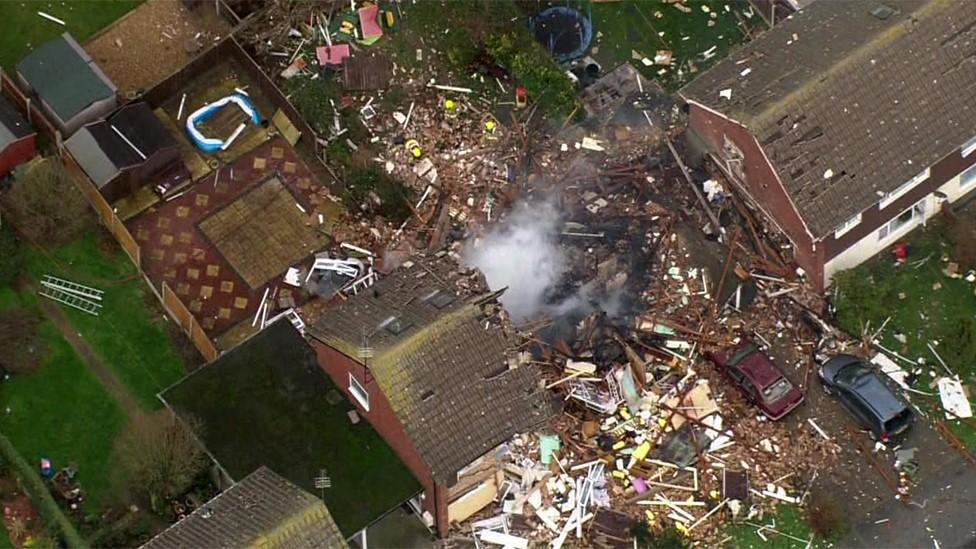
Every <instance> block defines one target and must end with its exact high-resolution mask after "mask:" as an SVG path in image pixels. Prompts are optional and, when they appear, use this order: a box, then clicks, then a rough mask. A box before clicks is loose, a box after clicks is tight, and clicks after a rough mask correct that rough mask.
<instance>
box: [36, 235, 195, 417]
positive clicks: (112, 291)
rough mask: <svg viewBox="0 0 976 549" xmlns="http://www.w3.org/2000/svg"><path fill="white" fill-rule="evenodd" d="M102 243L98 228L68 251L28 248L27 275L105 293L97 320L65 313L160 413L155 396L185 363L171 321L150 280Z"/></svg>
mask: <svg viewBox="0 0 976 549" xmlns="http://www.w3.org/2000/svg"><path fill="white" fill-rule="evenodd" d="M99 238H105V239H109V238H110V237H109V236H108V235H107V234H105V233H103V232H102V229H101V228H98V227H96V228H93V229H92V230H90V231H88V233H86V234H85V236H83V237H82V238H80V239H79V240H77V241H76V242H74V243H72V244H69V245H66V246H61V247H57V248H53V249H50V250H45V251H41V250H38V249H37V248H25V253H26V256H27V257H26V260H25V262H26V270H27V271H28V273H29V274H30V275H31V277H32V278H33V279H34V280H35V281H36V282H37V284H38V285H39V284H40V280H41V277H42V276H43V275H45V274H50V275H52V276H56V277H58V278H64V279H67V280H71V281H73V282H77V283H79V284H85V285H88V286H94V287H96V288H98V289H101V290H104V291H105V295H104V301H103V303H104V306H103V307H102V309H101V310H100V312H99V316H97V317H95V316H91V315H89V314H87V313H83V312H81V311H78V310H75V309H72V308H70V307H67V306H63V307H62V309H63V310H64V311H65V315H66V316H67V317H68V319H69V320H70V321H71V324H72V325H73V326H74V327H75V329H76V330H77V331H78V333H80V334H81V336H82V338H84V340H85V341H86V342H87V343H88V345H89V346H90V347H91V348H92V350H93V351H94V352H95V354H96V355H97V356H98V358H99V360H100V361H101V362H102V364H103V365H105V367H106V368H108V369H109V370H111V371H112V373H113V374H114V375H115V377H116V378H117V379H118V380H119V382H121V383H122V385H123V386H124V387H125V389H126V390H127V391H128V392H129V393H130V394H131V395H132V397H133V398H134V399H135V400H136V402H137V403H139V405H140V406H142V407H143V408H144V409H146V410H155V409H158V408H160V407H161V406H162V403H161V402H160V401H159V399H157V398H156V394H157V393H158V392H160V391H162V390H163V389H165V388H166V387H168V386H170V385H171V384H173V383H174V382H176V381H177V380H178V379H179V378H180V377H182V375H183V361H182V358H181V357H180V355H179V354H178V353H177V352H176V350H174V349H173V347H172V345H171V342H170V339H169V336H168V335H167V333H166V329H165V323H166V322H168V320H167V319H165V317H164V313H163V312H162V310H161V309H160V308H159V307H158V306H156V302H155V297H154V296H152V295H151V294H150V292H149V289H148V288H146V282H145V280H144V279H143V278H142V276H140V275H139V273H138V271H137V270H136V268H135V267H134V266H133V265H132V263H131V262H130V261H129V258H128V256H126V255H125V253H124V252H122V251H121V249H120V248H119V247H118V246H117V245H116V244H115V243H114V241H113V242H111V246H99V244H98V239H99ZM103 248H104V249H103ZM107 248H110V249H111V251H107V250H106V249H107Z"/></svg>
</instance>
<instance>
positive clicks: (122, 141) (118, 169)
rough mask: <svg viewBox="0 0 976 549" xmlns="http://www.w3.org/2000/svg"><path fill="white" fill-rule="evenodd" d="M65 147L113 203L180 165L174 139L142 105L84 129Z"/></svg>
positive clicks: (122, 111)
mask: <svg viewBox="0 0 976 549" xmlns="http://www.w3.org/2000/svg"><path fill="white" fill-rule="evenodd" d="M65 148H67V149H68V151H69V152H70V153H71V156H72V157H73V158H74V159H75V161H77V162H78V165H79V166H81V169H82V170H84V171H85V173H86V174H87V175H88V178H89V179H91V180H92V182H93V183H95V186H96V187H98V190H99V191H100V192H101V193H102V196H104V197H105V199H106V200H107V201H108V202H109V203H111V202H115V201H116V200H118V199H120V198H123V197H125V196H128V195H130V194H132V193H135V192H136V191H137V190H139V188H140V187H142V186H143V185H146V184H147V183H150V182H151V181H153V180H154V177H155V176H157V175H159V174H160V173H163V172H165V171H167V170H171V169H173V168H176V167H178V166H179V165H180V149H179V145H178V144H177V142H176V139H175V138H174V137H173V136H172V135H170V133H169V132H168V131H167V130H166V127H165V126H163V123H162V122H160V120H159V119H158V118H156V115H155V114H153V112H152V109H150V108H149V105H147V104H146V103H143V102H138V103H130V104H128V105H126V106H124V107H122V108H121V109H119V110H118V111H116V112H115V113H113V114H112V115H111V116H109V117H108V118H107V119H106V120H103V121H99V122H94V123H92V124H88V125H87V126H84V127H83V128H81V129H80V130H78V131H77V132H75V134H74V135H72V136H71V137H70V138H68V140H67V141H65Z"/></svg>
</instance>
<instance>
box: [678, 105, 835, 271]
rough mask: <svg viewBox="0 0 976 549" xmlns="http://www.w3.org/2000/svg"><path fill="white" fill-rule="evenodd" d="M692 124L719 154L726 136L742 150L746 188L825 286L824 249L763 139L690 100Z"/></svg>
mask: <svg viewBox="0 0 976 549" xmlns="http://www.w3.org/2000/svg"><path fill="white" fill-rule="evenodd" d="M688 114H689V125H690V126H691V129H692V131H694V132H695V133H696V134H697V135H698V137H700V138H701V140H702V141H703V142H704V143H705V144H706V145H707V146H708V149H709V151H710V152H711V153H713V154H714V155H715V156H716V157H718V158H722V146H723V144H724V142H725V137H728V138H729V140H730V141H732V142H733V143H735V145H736V146H737V147H738V148H739V150H740V151H742V156H743V171H744V172H745V177H746V181H745V182H744V185H745V188H744V189H742V190H744V191H745V192H746V193H747V194H748V195H749V197H750V198H751V199H752V200H753V202H754V203H756V205H757V206H759V208H760V209H761V210H763V211H764V212H765V213H766V215H768V216H770V217H772V218H773V220H775V222H776V224H777V225H779V227H780V228H781V229H782V230H783V231H784V232H785V233H786V236H787V237H789V239H790V240H791V241H792V242H793V244H794V252H795V260H796V262H797V264H799V265H800V267H802V268H803V269H804V270H805V271H806V272H807V276H808V277H809V279H810V280H811V281H812V282H814V283H815V285H816V286H817V287H818V289H821V290H822V289H823V288H822V286H823V266H824V251H823V249H822V248H823V247H822V246H820V247H818V248H817V249H815V248H814V245H813V239H812V238H811V237H810V235H809V234H808V233H807V231H806V228H805V227H804V225H803V221H801V220H800V216H799V214H798V213H797V211H796V209H795V208H794V207H793V204H792V203H791V202H790V199H789V197H788V196H787V194H786V190H785V189H784V188H783V185H782V183H780V181H779V178H778V177H777V176H776V172H775V171H774V170H773V168H772V166H770V165H769V162H767V160H766V157H765V155H764V154H763V152H762V149H761V148H760V146H759V143H758V142H757V141H756V139H755V137H753V135H752V134H751V133H750V132H749V130H748V129H747V128H746V127H744V126H742V125H741V124H739V123H737V122H734V121H732V120H729V119H728V118H725V117H723V116H721V115H719V114H717V113H715V112H713V111H710V110H708V109H705V108H703V107H701V106H700V105H697V104H695V103H690V104H689V113H688Z"/></svg>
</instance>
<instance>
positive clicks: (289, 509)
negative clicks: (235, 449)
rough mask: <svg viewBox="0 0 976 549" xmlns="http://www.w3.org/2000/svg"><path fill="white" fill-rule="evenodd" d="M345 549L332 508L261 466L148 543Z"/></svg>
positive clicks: (148, 548) (170, 547)
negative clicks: (331, 512)
mask: <svg viewBox="0 0 976 549" xmlns="http://www.w3.org/2000/svg"><path fill="white" fill-rule="evenodd" d="M191 547H194V548H195V547H215V548H217V547H219V548H228V549H230V548H237V547H261V548H263V549H287V548H293V547H301V548H304V549H344V548H347V547H348V545H347V544H346V540H345V539H344V538H343V536H342V534H340V533H339V528H338V527H337V526H336V524H335V521H334V520H332V515H331V514H330V513H329V509H328V508H327V507H326V506H325V504H324V503H322V500H320V499H319V498H318V497H317V496H314V495H312V494H310V493H308V492H306V491H305V490H302V489H301V488H299V487H298V486H295V485H294V484H293V483H291V482H289V481H288V480H287V479H285V478H283V477H282V476H280V475H278V474H276V473H275V472H274V471H272V470H271V469H268V468H267V467H261V468H259V469H258V470H256V471H254V472H253V473H251V474H250V475H248V476H246V477H244V478H243V479H242V480H241V481H240V482H237V483H236V484H234V485H232V486H231V487H229V488H227V489H226V490H224V491H223V492H221V493H220V494H218V495H217V496H215V497H214V498H213V499H211V500H210V501H208V502H206V503H204V504H203V505H201V506H200V507H198V508H196V509H194V510H193V512H192V513H190V514H189V515H187V516H186V517H184V518H183V519H181V520H180V521H179V522H177V523H176V524H174V525H172V526H170V527H169V528H167V529H166V530H163V531H162V532H161V533H159V534H158V535H156V536H155V537H153V538H152V539H151V540H149V541H148V542H147V543H145V544H144V545H142V548H143V549H184V548H191Z"/></svg>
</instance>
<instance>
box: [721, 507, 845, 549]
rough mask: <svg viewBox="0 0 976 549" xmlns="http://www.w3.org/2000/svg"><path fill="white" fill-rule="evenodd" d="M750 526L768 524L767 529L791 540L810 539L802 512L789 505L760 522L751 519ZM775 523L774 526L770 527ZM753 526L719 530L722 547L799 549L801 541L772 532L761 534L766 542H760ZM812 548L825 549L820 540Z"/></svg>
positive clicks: (738, 548) (734, 548) (729, 527)
mask: <svg viewBox="0 0 976 549" xmlns="http://www.w3.org/2000/svg"><path fill="white" fill-rule="evenodd" d="M749 522H752V523H754V524H758V525H770V527H771V528H773V529H774V530H777V531H779V532H783V533H785V534H788V535H790V536H793V537H795V538H800V539H805V540H808V539H810V537H811V536H812V534H811V532H810V527H809V526H808V525H807V522H806V520H805V519H804V516H803V511H802V510H800V509H799V508H797V507H793V506H791V505H781V506H780V507H778V508H777V509H776V513H775V514H774V515H773V516H771V517H770V516H766V517H764V518H763V519H762V520H758V519H755V520H751V521H749ZM773 524H775V526H773ZM758 529H759V528H758V527H757V526H751V525H748V524H742V523H740V524H729V525H728V526H726V527H725V528H724V529H723V530H722V535H721V536H719V539H722V540H724V542H723V543H722V547H728V548H730V549H803V548H804V547H806V546H807V544H806V543H805V542H800V541H796V540H793V539H790V538H788V537H786V536H782V535H777V534H775V533H773V532H764V533H763V535H764V536H766V540H767V541H763V539H762V538H761V537H759V535H758V534H756V530H758ZM812 547H814V548H819V547H826V544H824V543H822V542H821V541H819V540H818V541H815V542H814V543H813V545H812Z"/></svg>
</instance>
